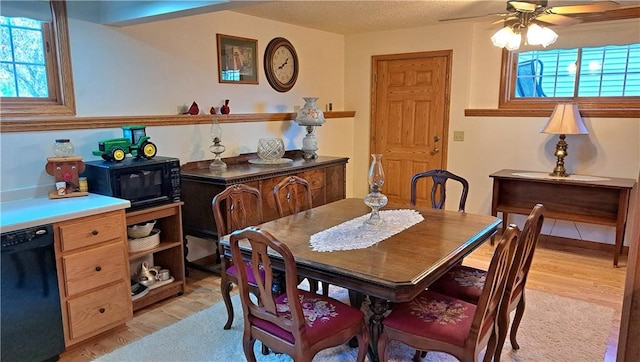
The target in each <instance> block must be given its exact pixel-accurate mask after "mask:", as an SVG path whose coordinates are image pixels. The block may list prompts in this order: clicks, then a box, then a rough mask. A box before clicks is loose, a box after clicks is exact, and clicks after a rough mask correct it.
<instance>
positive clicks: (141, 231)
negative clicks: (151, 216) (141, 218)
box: [127, 220, 156, 239]
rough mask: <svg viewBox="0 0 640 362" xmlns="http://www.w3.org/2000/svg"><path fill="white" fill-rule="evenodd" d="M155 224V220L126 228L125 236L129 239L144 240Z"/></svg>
mask: <svg viewBox="0 0 640 362" xmlns="http://www.w3.org/2000/svg"><path fill="white" fill-rule="evenodd" d="M155 224H156V220H153V221H149V222H146V223H143V224H136V225H131V226H129V227H127V236H129V237H130V238H134V239H137V238H144V237H147V236H149V234H151V230H153V227H154V226H155Z"/></svg>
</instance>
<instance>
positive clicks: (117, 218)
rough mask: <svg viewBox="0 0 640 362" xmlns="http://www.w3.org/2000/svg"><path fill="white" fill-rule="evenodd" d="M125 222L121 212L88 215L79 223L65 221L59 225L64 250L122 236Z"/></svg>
mask: <svg viewBox="0 0 640 362" xmlns="http://www.w3.org/2000/svg"><path fill="white" fill-rule="evenodd" d="M123 224H124V220H123V219H122V215H121V214H119V213H111V214H105V215H99V216H96V217H87V218H83V219H82V221H80V222H77V223H65V224H63V225H61V226H60V227H59V229H60V245H61V247H62V251H70V250H74V249H78V248H82V247H85V246H91V245H95V244H99V243H102V242H105V241H108V240H112V239H116V238H120V237H122V225H123Z"/></svg>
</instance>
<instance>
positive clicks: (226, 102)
mask: <svg viewBox="0 0 640 362" xmlns="http://www.w3.org/2000/svg"><path fill="white" fill-rule="evenodd" d="M229 112H231V109H230V108H229V100H228V99H225V100H224V104H223V105H222V107H220V113H222V114H229Z"/></svg>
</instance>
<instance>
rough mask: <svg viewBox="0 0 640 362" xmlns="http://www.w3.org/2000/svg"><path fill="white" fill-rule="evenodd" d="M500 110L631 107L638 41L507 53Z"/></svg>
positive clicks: (637, 84) (639, 95)
mask: <svg viewBox="0 0 640 362" xmlns="http://www.w3.org/2000/svg"><path fill="white" fill-rule="evenodd" d="M506 59H507V62H506V63H507V64H506V65H507V67H508V70H509V71H508V72H503V74H508V76H506V77H505V76H503V79H502V81H503V82H505V81H508V83H506V84H503V87H502V88H501V89H503V90H504V91H505V92H508V94H503V95H502V97H501V104H500V107H501V108H547V106H548V107H549V108H552V107H553V105H554V104H555V103H557V102H560V101H575V102H578V104H579V106H580V109H590V108H591V109H607V108H616V109H619V108H625V107H634V108H637V107H638V104H639V102H640V44H639V43H634V44H627V45H606V46H598V47H584V48H573V49H551V50H535V51H527V52H521V53H508V54H507V56H506Z"/></svg>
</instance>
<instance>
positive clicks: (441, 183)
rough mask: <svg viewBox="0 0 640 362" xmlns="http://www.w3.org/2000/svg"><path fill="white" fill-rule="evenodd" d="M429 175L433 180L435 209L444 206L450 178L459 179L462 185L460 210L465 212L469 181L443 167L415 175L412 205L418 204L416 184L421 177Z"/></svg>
mask: <svg viewBox="0 0 640 362" xmlns="http://www.w3.org/2000/svg"><path fill="white" fill-rule="evenodd" d="M425 177H429V178H431V180H432V182H433V186H432V187H431V207H433V208H434V209H442V208H444V203H445V201H446V197H447V188H446V184H447V181H448V180H455V181H458V182H459V183H460V184H461V185H462V193H461V195H460V204H459V206H458V211H460V212H464V207H465V204H466V203H467V195H468V194H469V182H467V180H465V179H464V178H463V177H460V176H458V175H456V174H454V173H452V172H449V171H447V170H442V169H433V170H429V171H425V172H421V173H417V174H415V175H413V177H412V178H411V205H412V206H415V205H416V197H417V190H416V185H417V183H418V180H420V179H421V178H425Z"/></svg>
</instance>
